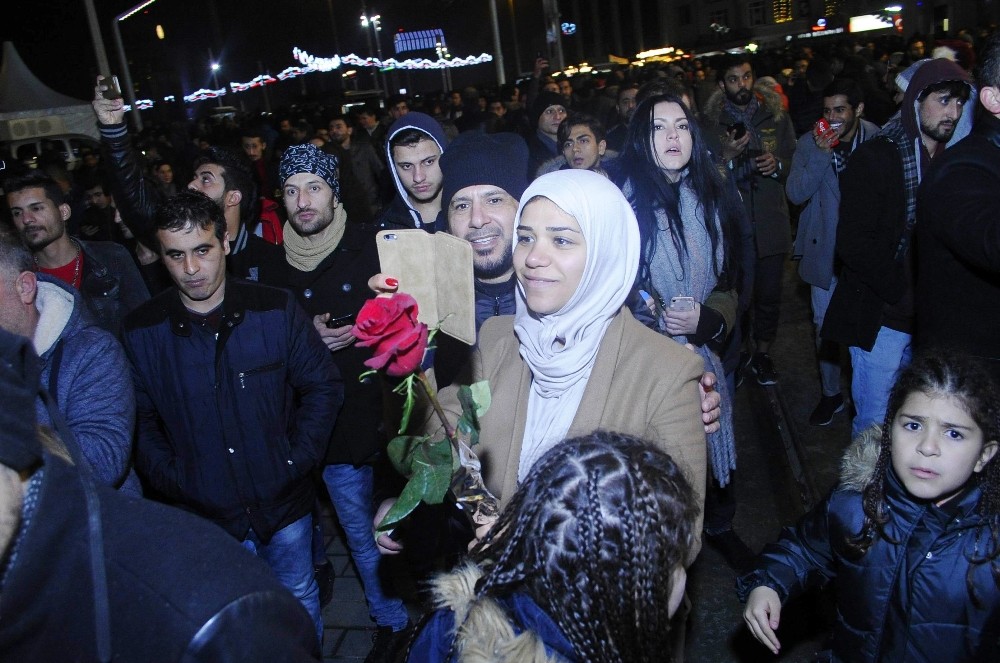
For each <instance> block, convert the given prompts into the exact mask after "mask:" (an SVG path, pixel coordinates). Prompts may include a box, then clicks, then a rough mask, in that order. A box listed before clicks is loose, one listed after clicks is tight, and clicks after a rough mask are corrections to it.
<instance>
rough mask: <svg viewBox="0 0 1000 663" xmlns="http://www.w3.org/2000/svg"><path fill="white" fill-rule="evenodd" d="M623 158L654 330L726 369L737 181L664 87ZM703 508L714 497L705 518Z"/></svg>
mask: <svg viewBox="0 0 1000 663" xmlns="http://www.w3.org/2000/svg"><path fill="white" fill-rule="evenodd" d="M620 163H621V166H622V170H621V175H620V183H621V186H622V190H623V192H624V193H625V196H626V198H627V199H628V201H629V202H630V203H631V206H632V209H633V210H634V211H635V214H636V217H637V219H638V222H639V235H640V238H641V257H640V260H639V280H638V283H639V286H640V287H641V288H642V289H643V290H644V291H645V292H646V293H648V301H649V302H650V303H651V308H653V310H654V312H655V314H656V317H657V320H658V323H659V328H660V331H661V332H662V333H663V334H664V335H665V336H668V337H670V338H672V339H674V340H675V341H677V342H678V343H691V344H693V345H694V346H695V347H696V348H697V351H698V354H699V355H701V357H702V359H703V361H704V366H705V370H708V371H713V372H715V373H716V374H717V375H724V370H723V366H722V362H721V360H720V354H721V352H722V349H723V347H724V345H725V343H726V341H727V338H728V336H729V333H730V332H731V330H732V328H733V326H734V324H735V322H736V317H737V315H736V313H737V295H736V288H737V285H738V279H739V276H740V268H739V260H738V259H737V256H738V255H739V253H738V246H739V237H740V236H739V233H738V231H737V229H738V228H739V227H740V224H741V215H742V214H743V206H742V203H741V201H740V199H739V195H738V193H737V191H736V188H735V187H734V186H733V185H732V183H731V181H729V180H727V178H726V177H724V176H723V175H722V174H721V173H720V172H719V170H718V169H717V167H716V165H715V161H714V159H713V158H712V156H711V154H710V152H709V150H708V148H707V146H706V142H705V139H704V136H703V134H702V132H701V130H700V127H699V125H698V123H697V121H696V119H695V117H694V114H693V113H692V112H691V111H690V109H689V107H688V106H687V105H686V104H685V103H684V100H683V99H682V98H681V97H679V96H676V95H674V94H671V93H666V92H665V93H659V94H657V93H654V94H652V95H651V96H649V97H647V98H646V99H644V100H643V101H642V102H641V103H640V104H639V106H638V108H636V111H635V114H634V115H633V117H632V121H631V123H630V125H629V131H628V139H627V141H626V145H625V150H624V153H623V156H622V159H621V160H620ZM720 389H721V392H722V417H721V419H720V423H721V428H720V430H719V431H717V432H716V433H713V434H711V435H710V436H709V445H708V449H709V458H710V463H711V467H712V473H713V476H714V478H715V484H716V486H717V487H718V488H719V489H722V488H724V487H725V486H726V485H727V484H729V481H730V472H731V471H732V470H734V469H736V451H735V443H734V435H733V421H732V406H733V401H732V395H731V394H730V393H729V389H728V388H727V386H726V382H725V381H721V384H720ZM709 492H710V493H711V492H712V491H711V488H710V490H709ZM710 507H711V499H710V504H709V508H707V509H706V519H709V520H710V519H711V517H712V514H713V510H712V509H711V508H710ZM733 512H735V505H734V504H733V505H732V507H731V509H729V513H728V514H727V515H726V517H721V518H719V522H717V523H711V522H706V531H707V532H708V533H709V535H710V536H711V535H712V534H716V533H721V532H723V531H726V532H732V514H733ZM710 525H714V526H715V531H713V530H712V529H710V528H709V526H710ZM744 556H746V555H744ZM727 558H728V555H727Z"/></svg>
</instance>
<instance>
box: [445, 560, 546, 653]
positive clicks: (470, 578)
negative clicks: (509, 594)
mask: <svg viewBox="0 0 1000 663" xmlns="http://www.w3.org/2000/svg"><path fill="white" fill-rule="evenodd" d="M482 575H483V570H482V569H481V568H479V567H478V566H476V565H475V564H472V563H471V562H470V563H466V564H463V565H462V566H460V567H458V568H457V569H455V570H454V571H452V572H451V573H447V574H444V575H440V576H438V577H436V578H435V579H434V580H432V581H431V597H432V601H433V604H434V607H435V608H436V609H439V610H451V611H452V612H453V613H455V626H456V633H454V634H452V635H453V636H454V637H455V639H456V644H457V646H456V647H455V651H456V653H457V656H458V661H459V663H558V662H559V661H561V660H562V659H560V658H558V657H555V656H549V655H547V654H546V652H545V644H544V643H543V642H542V640H541V638H539V637H538V636H537V635H536V634H535V633H534V632H533V631H524V632H523V633H521V634H520V635H518V634H515V633H514V628H513V627H512V626H511V623H510V620H509V619H508V617H507V613H506V612H505V611H504V609H503V608H502V607H501V606H500V604H498V603H497V602H496V601H494V600H493V599H492V598H489V597H476V583H477V582H478V581H479V579H480V578H481V577H482Z"/></svg>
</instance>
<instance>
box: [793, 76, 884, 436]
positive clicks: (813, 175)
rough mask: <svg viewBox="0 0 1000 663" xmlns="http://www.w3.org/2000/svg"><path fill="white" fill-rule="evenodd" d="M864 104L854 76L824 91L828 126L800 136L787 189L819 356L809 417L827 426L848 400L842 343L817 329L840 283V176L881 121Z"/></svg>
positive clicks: (818, 424) (821, 323) (811, 421)
mask: <svg viewBox="0 0 1000 663" xmlns="http://www.w3.org/2000/svg"><path fill="white" fill-rule="evenodd" d="M864 110H865V103H864V101H862V92H861V87H860V86H859V85H858V84H857V83H856V82H854V81H852V80H850V79H846V78H843V79H838V80H835V81H833V82H832V83H831V84H830V85H828V86H827V87H826V89H825V90H824V91H823V119H824V120H825V121H826V122H827V123H828V124H829V129H828V130H827V131H820V127H819V126H818V124H817V127H816V128H815V129H814V130H813V131H810V132H809V133H807V134H804V135H803V136H802V137H801V138H799V142H798V145H797V146H796V148H795V157H794V158H793V159H792V170H791V172H790V173H789V174H788V183H787V184H786V185H785V191H786V192H787V193H788V199H789V200H790V201H791V202H792V203H794V204H796V205H804V206H805V207H804V208H803V210H802V214H801V215H800V216H799V228H798V233H797V234H796V236H795V249H794V253H793V256H794V257H795V258H798V260H799V276H800V277H802V280H803V281H805V282H806V283H808V284H809V287H810V290H811V295H812V297H811V301H812V310H813V324H814V325H815V327H816V358H817V360H818V361H819V378H820V386H821V388H822V395H821V398H820V401H819V404H818V405H817V406H816V408H815V409H814V410H813V412H812V414H811V415H810V416H809V423H810V424H812V425H813V426H826V425H827V424H829V423H830V422H831V421H833V417H834V415H835V414H836V413H838V412H840V411H842V410H843V409H844V408H845V407H846V405H845V402H844V396H843V394H841V393H840V348H839V347H838V346H837V344H836V343H832V342H829V341H823V340H822V339H821V338H820V336H819V330H820V329H822V328H823V318H824V317H825V316H826V309H827V307H829V306H830V297H831V296H832V295H833V291H834V288H835V287H836V285H837V279H836V277H835V276H834V274H833V252H834V248H835V247H836V244H837V220H838V219H839V210H840V175H841V173H843V172H844V169H845V168H846V167H847V161H848V159H850V157H851V154H852V153H853V152H854V150H855V149H856V148H857V147H858V146H859V145H861V144H862V143H864V142H865V141H866V140H868V139H869V138H872V137H874V136H875V134H876V133H878V130H879V129H878V126H876V125H874V124H872V123H871V122H868V121H867V120H863V119H861V115H862V114H863V113H864Z"/></svg>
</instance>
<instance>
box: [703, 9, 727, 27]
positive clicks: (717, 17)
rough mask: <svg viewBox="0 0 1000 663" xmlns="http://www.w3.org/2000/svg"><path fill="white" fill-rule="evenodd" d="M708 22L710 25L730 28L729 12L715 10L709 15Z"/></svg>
mask: <svg viewBox="0 0 1000 663" xmlns="http://www.w3.org/2000/svg"><path fill="white" fill-rule="evenodd" d="M708 22H709V24H710V25H723V26H726V27H729V10H728V9H713V10H712V11H711V12H709V14H708Z"/></svg>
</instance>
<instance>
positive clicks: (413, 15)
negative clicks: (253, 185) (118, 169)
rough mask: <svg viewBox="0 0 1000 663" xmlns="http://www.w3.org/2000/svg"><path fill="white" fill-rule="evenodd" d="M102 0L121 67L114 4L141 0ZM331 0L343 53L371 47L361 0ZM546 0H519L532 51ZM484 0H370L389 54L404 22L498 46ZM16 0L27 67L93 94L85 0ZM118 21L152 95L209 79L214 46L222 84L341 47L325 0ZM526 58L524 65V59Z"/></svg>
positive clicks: (462, 52) (175, 9)
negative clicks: (301, 52) (297, 56)
mask: <svg viewBox="0 0 1000 663" xmlns="http://www.w3.org/2000/svg"><path fill="white" fill-rule="evenodd" d="M11 4H12V5H13V4H15V3H13V2H12V3H11ZM95 4H96V6H97V11H98V14H99V16H100V26H101V30H102V33H103V37H104V45H105V50H106V52H107V54H108V59H109V61H110V63H111V68H112V70H113V73H118V72H117V69H118V68H119V67H118V65H117V62H118V58H117V53H116V51H115V47H114V40H113V37H112V32H111V29H110V25H111V21H112V18H113V17H114V16H115V15H116V14H118V13H120V12H122V11H125V10H126V9H129V8H130V7H132V6H134V5H135V4H137V0H127V1H124V2H122V1H120V0H95ZM332 4H333V13H334V17H335V19H336V21H337V33H336V34H337V38H338V39H339V42H340V54H341V55H344V54H348V53H352V52H353V53H357V54H358V55H361V56H365V55H368V47H367V42H366V41H365V34H364V31H363V28H362V27H361V25H360V21H359V16H360V15H361V0H333V3H332ZM497 4H498V7H499V12H500V16H499V20H500V27H501V35H502V38H503V42H504V48H505V51H510V52H505V54H504V55H505V57H506V58H507V59H508V60H512V59H513V57H514V56H513V50H512V47H511V34H512V29H511V23H510V17H509V14H507V9H506V8H507V5H508V2H507V0H498V3H497ZM540 4H541V3H540V2H525V1H524V0H518V4H517V11H518V21H519V25H520V26H522V29H520V30H519V39H520V41H521V44H520V47H521V51H522V58H523V59H525V60H527V59H528V58H529V57H530V56H532V55H533V54H534V53H535V52H536V51H537V50H538V49H539V41H540V40H541V39H543V35H542V19H541V15H540V10H539V9H538V7H537V6H535V5H540ZM487 6H488V5H487V3H486V2H485V0H370V1H369V2H368V9H369V14H373V13H375V12H377V13H379V14H380V15H381V17H382V33H381V34H382V51H383V55H384V56H385V57H386V58H388V57H391V56H392V55H393V48H392V34H393V33H394V32H396V31H397V30H398V29H400V28H403V29H405V30H421V29H429V28H442V29H443V30H444V31H445V36H446V38H447V41H448V46H449V48H450V50H451V53H452V54H453V55H455V56H466V55H478V54H480V53H482V52H492V36H491V31H490V24H489V15H488V12H487ZM16 7H17V8H16V10H14V11H12V7H8V12H7V16H8V18H7V20H5V21H3V22H2V24H0V39H2V40H3V41H13V42H14V45H15V46H16V47H17V50H18V52H19V53H20V54H21V57H22V58H23V59H24V61H25V62H26V63H27V65H28V67H29V68H30V69H31V70H32V71H33V72H34V73H35V75H36V76H38V77H39V78H40V79H41V80H42V82H44V83H45V84H46V85H48V86H49V87H52V88H53V89H55V90H57V91H59V92H62V93H63V94H68V95H71V96H75V97H78V98H80V99H88V98H89V97H90V96H91V90H92V85H93V83H92V81H93V76H94V74H96V73H97V61H96V58H95V55H94V49H93V46H92V42H91V40H90V31H89V29H88V27H87V21H86V14H85V8H84V2H83V0H50V1H49V2H34V1H30V2H29V1H24V0H19V1H17V2H16ZM213 10H214V11H213ZM535 13H537V17H536V16H535V15H534V14H535ZM213 14H214V16H213ZM157 24H160V25H162V26H163V28H164V31H165V33H166V38H165V39H164V40H163V41H160V40H158V39H157V38H156V35H155V27H156V25H157ZM121 27H122V36H123V41H124V44H125V50H126V52H127V53H128V55H129V59H130V60H131V61H133V72H132V75H133V79H135V81H136V84H137V86H138V87H139V90H140V93H143V92H145V95H146V96H151V97H155V96H156V95H157V94H160V93H162V94H169V93H177V92H191V91H193V90H195V89H197V88H199V87H204V86H209V83H210V82H211V73H210V71H209V68H208V65H209V55H208V52H209V49H211V50H212V51H213V53H214V55H215V58H216V59H217V60H218V61H219V62H220V63H221V65H222V67H223V69H222V70H221V71H220V75H219V80H220V84H224V83H225V82H228V81H230V80H235V81H248V80H250V79H251V78H253V77H254V76H256V75H257V74H258V73H260V71H259V69H258V62H260V64H261V65H262V66H263V67H264V69H266V70H269V71H270V73H272V74H275V73H277V72H279V71H281V70H282V69H284V68H285V67H288V66H293V65H295V64H296V63H295V62H294V60H293V59H292V48H293V47H294V46H299V47H300V48H303V49H305V50H307V51H308V52H310V53H312V54H314V55H317V56H328V55H333V54H334V53H336V50H335V48H334V43H333V28H332V25H331V20H330V12H329V8H328V2H327V0H285V1H284V2H280V3H279V2H275V1H274V0H271V1H267V0H214V1H213V0H207V1H206V0H202V1H198V2H194V1H190V0H158V1H157V2H156V3H154V4H153V5H152V6H150V7H148V8H147V9H145V10H144V11H143V12H142V13H139V14H136V15H135V16H133V17H131V18H129V19H128V20H126V21H124V22H123V23H122V24H121ZM423 55H424V56H425V57H426V56H427V54H423ZM492 66H493V65H479V66H478V67H476V69H478V70H479V71H477V72H476V73H477V74H479V76H480V77H484V78H491V79H492ZM523 67H527V62H525V63H523ZM470 73H472V72H470ZM321 75H322V74H313V76H321ZM427 75H435V74H427ZM438 76H439V75H438ZM144 88H148V91H147V90H146V89H144ZM179 88H183V89H179Z"/></svg>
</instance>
